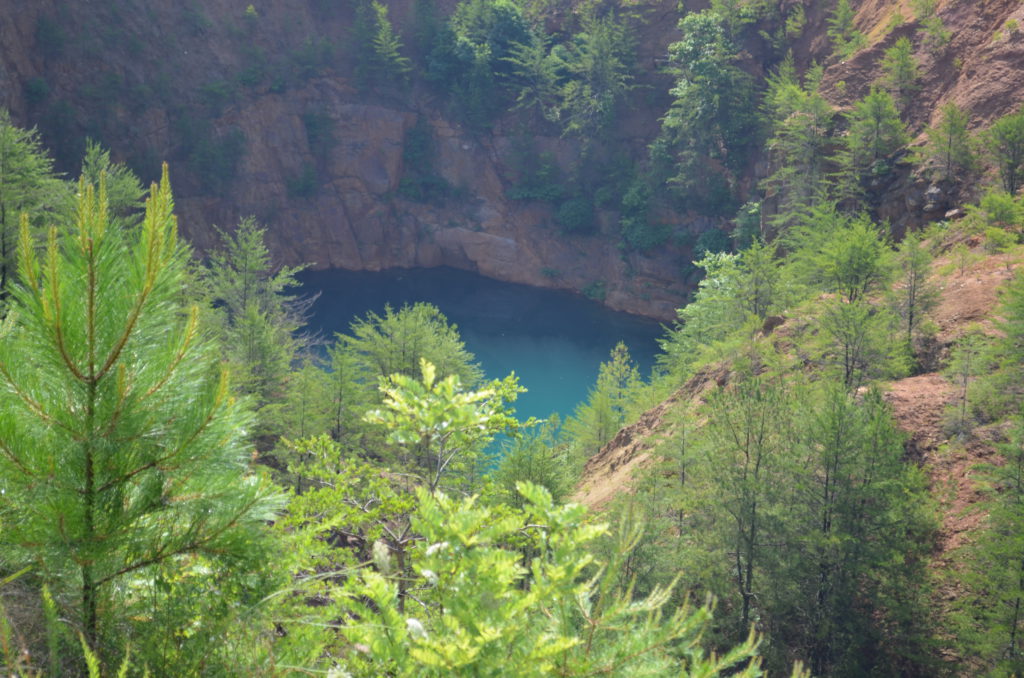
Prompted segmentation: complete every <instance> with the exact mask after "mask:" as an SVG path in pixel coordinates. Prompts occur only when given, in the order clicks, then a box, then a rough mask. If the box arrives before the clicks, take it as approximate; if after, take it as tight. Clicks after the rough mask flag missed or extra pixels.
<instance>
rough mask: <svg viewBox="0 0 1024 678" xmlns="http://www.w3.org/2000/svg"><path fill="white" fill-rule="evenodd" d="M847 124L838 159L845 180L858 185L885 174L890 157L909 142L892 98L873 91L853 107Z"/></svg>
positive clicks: (883, 92) (881, 91) (880, 91)
mask: <svg viewBox="0 0 1024 678" xmlns="http://www.w3.org/2000/svg"><path fill="white" fill-rule="evenodd" d="M847 120H848V122H849V126H850V128H849V131H848V132H847V134H846V137H845V139H844V142H845V143H844V149H843V152H842V153H841V155H840V157H839V158H838V160H839V164H840V165H841V166H842V171H843V172H844V173H845V174H846V177H845V180H846V181H847V182H849V183H850V184H857V183H859V181H860V180H861V179H862V178H864V177H866V176H868V175H882V174H886V173H887V172H888V171H889V169H890V167H889V161H890V158H891V156H892V155H893V154H895V153H896V151H898V150H900V149H901V148H903V147H904V146H906V145H907V142H909V140H910V137H909V136H908V135H907V130H906V126H905V125H904V124H903V122H902V121H901V120H900V115H899V112H898V111H897V110H896V104H895V102H894V101H893V98H892V96H891V95H890V94H889V93H888V92H886V91H884V90H881V89H875V88H872V90H871V92H870V93H869V94H868V95H867V96H866V97H864V98H863V99H862V100H861V101H859V102H858V103H857V104H855V105H854V107H853V110H852V111H851V112H850V113H849V114H848V115H847ZM847 190H850V189H847Z"/></svg>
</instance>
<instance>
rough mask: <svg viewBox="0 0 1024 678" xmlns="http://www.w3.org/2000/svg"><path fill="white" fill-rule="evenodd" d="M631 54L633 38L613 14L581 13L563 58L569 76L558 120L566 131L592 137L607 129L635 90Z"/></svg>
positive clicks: (562, 94) (563, 89)
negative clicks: (616, 112) (618, 109)
mask: <svg viewBox="0 0 1024 678" xmlns="http://www.w3.org/2000/svg"><path fill="white" fill-rule="evenodd" d="M633 52H634V46H633V41H632V36H631V35H630V33H629V31H628V29H627V27H626V25H625V23H624V22H623V21H621V20H620V19H618V18H617V17H616V16H615V15H614V14H609V15H607V16H604V17H598V16H597V15H596V14H595V13H594V12H593V10H587V11H586V12H585V13H584V14H583V16H582V17H581V19H580V31H579V32H578V33H576V34H575V35H574V36H573V41H572V43H571V44H570V45H569V47H568V49H567V54H566V56H565V58H564V61H565V69H566V71H567V72H568V74H569V76H570V77H569V78H568V79H567V80H566V82H565V83H564V84H563V86H562V89H561V98H562V105H561V115H560V117H561V119H562V121H563V125H564V128H565V131H566V132H568V133H571V134H579V135H581V136H584V137H585V138H593V137H595V136H597V135H598V134H599V133H600V132H602V131H603V130H605V129H606V128H608V126H609V125H610V124H611V122H612V121H613V120H614V115H615V111H616V108H617V106H619V104H620V103H621V102H622V101H624V100H625V98H626V96H627V95H628V94H629V92H630V91H631V90H632V89H633V87H634V85H633V76H632V74H631V73H630V66H631V65H632V61H633Z"/></svg>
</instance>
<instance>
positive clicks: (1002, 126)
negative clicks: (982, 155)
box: [983, 111, 1024, 195]
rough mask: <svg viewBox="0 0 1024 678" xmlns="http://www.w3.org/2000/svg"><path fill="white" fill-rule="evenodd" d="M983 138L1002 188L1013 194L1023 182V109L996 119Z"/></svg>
mask: <svg viewBox="0 0 1024 678" xmlns="http://www.w3.org/2000/svg"><path fill="white" fill-rule="evenodd" d="M983 139H984V143H985V148H986V149H988V153H989V156H990V157H991V159H992V162H993V163H995V166H996V170H997V171H998V173H999V180H1000V181H1001V182H1002V184H1003V190H1005V191H1006V192H1007V193H1009V194H1010V195H1015V194H1016V193H1017V189H1019V188H1020V187H1021V184H1024V111H1021V112H1019V113H1014V114H1012V115H1007V116H1004V117H1002V118H999V120H996V121H995V122H994V123H992V126H991V127H989V128H988V130H987V131H986V132H985V134H984V136H983Z"/></svg>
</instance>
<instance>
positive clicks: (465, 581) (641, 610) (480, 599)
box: [341, 483, 761, 677]
mask: <svg viewBox="0 0 1024 678" xmlns="http://www.w3.org/2000/svg"><path fill="white" fill-rule="evenodd" d="M518 489H519V492H521V493H522V495H523V497H524V498H525V500H526V506H525V508H524V509H523V510H521V511H519V510H517V511H510V512H508V513H507V514H504V515H500V514H499V515H495V514H494V513H493V512H492V511H491V510H488V509H486V508H483V507H479V506H477V504H476V501H475V500H474V498H469V499H464V500H455V499H449V498H447V497H445V496H444V495H436V496H431V495H429V494H428V493H426V492H425V491H422V490H420V491H419V492H418V495H417V496H418V500H419V504H420V506H419V509H418V510H417V512H416V514H415V516H414V520H413V526H414V529H415V530H416V532H418V533H419V534H421V535H422V536H423V540H424V544H426V545H427V546H426V547H425V548H418V549H416V551H415V552H414V554H413V565H412V570H413V571H414V572H415V573H416V575H417V578H416V581H417V582H421V584H420V588H421V591H420V593H419V595H420V596H422V598H423V599H424V602H425V604H424V605H423V606H422V607H419V608H417V609H416V610H415V611H411V610H410V609H409V607H408V606H403V604H402V603H403V599H402V598H400V597H399V595H398V593H399V586H398V585H397V584H396V583H395V582H393V581H391V580H389V578H388V577H386V576H385V575H383V574H382V573H380V572H376V571H373V570H370V569H362V570H360V572H359V574H358V577H356V578H354V579H353V580H352V581H351V583H350V585H349V586H348V587H347V593H348V599H347V601H346V607H348V609H350V610H352V612H353V613H354V614H352V616H351V617H350V618H351V619H352V620H353V621H352V622H350V623H348V624H346V625H345V626H343V627H342V629H341V632H342V633H343V634H344V636H345V637H346V638H347V640H348V641H349V643H351V644H352V645H354V646H355V647H360V648H366V651H365V652H360V653H358V654H354V655H353V656H352V657H351V663H350V665H349V667H348V668H349V670H350V671H351V672H352V673H353V675H356V676H378V675H381V674H382V673H388V674H391V675H396V676H451V675H477V676H481V675H503V674H506V673H507V672H508V670H509V667H510V666H515V667H516V668H515V671H516V673H517V675H522V676H545V675H551V674H552V673H555V672H558V673H559V674H561V675H567V676H584V675H594V674H595V673H609V674H623V675H626V674H628V675H631V676H655V675H666V674H668V673H673V674H679V675H692V676H698V675H699V676H717V675H720V674H721V673H723V672H726V671H728V670H729V669H730V668H731V669H732V670H731V671H728V672H729V673H730V674H731V675H737V676H748V677H753V676H758V675H761V672H760V670H759V668H758V663H757V662H756V660H754V661H751V660H752V659H753V656H754V648H755V646H756V642H755V640H754V639H753V638H752V637H751V638H748V639H747V640H746V642H744V643H741V644H740V645H739V646H738V647H736V648H734V649H732V650H730V651H728V652H725V653H723V654H722V655H721V656H715V655H708V654H707V653H706V652H705V651H704V650H703V649H702V648H701V647H700V645H699V641H700V638H701V631H702V630H703V629H704V628H706V626H707V625H708V623H709V622H710V609H709V607H707V606H705V607H701V608H695V609H694V608H690V607H689V606H683V607H679V608H676V609H672V608H671V607H669V605H668V601H669V596H670V593H671V588H659V589H657V590H656V591H654V592H653V593H652V594H651V595H650V596H648V597H646V598H641V599H638V600H633V599H632V598H631V596H630V595H629V594H628V592H627V593H625V594H623V593H620V592H618V591H617V590H616V588H615V586H614V582H615V580H616V576H617V574H618V571H619V569H620V567H621V562H622V560H623V559H624V557H625V555H626V554H627V553H628V551H629V548H630V547H631V546H632V544H633V540H631V539H627V540H625V542H624V544H623V546H622V547H621V548H620V551H619V553H618V554H616V558H615V559H614V560H613V561H612V562H611V563H609V564H608V566H607V567H603V568H600V569H598V573H597V574H596V575H590V576H588V574H587V572H588V570H589V569H590V568H591V567H592V565H593V564H594V559H593V556H592V555H590V553H589V552H588V550H587V548H588V546H589V545H591V544H592V543H593V542H594V540H595V539H596V538H597V537H599V536H600V535H601V534H602V533H603V532H604V531H605V530H606V528H605V527H604V526H600V525H590V524H587V523H586V522H585V521H584V520H583V518H584V509H582V508H581V507H579V506H576V505H569V506H566V507H558V506H556V505H555V504H554V503H553V501H552V499H551V496H550V494H548V492H547V491H546V490H544V489H542V488H540V487H538V486H536V485H532V484H529V483H520V484H519V485H518ZM514 541H521V542H525V543H526V544H527V545H528V549H529V550H528V551H527V553H529V555H528V556H526V557H525V558H524V554H523V553H520V552H519V551H518V550H516V549H514V548H510V546H509V544H510V542H514Z"/></svg>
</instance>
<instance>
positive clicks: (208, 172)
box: [175, 114, 246, 194]
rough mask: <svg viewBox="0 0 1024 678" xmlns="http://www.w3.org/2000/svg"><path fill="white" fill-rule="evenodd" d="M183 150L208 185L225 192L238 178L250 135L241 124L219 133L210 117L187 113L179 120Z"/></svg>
mask: <svg viewBox="0 0 1024 678" xmlns="http://www.w3.org/2000/svg"><path fill="white" fill-rule="evenodd" d="M175 127H176V132H177V135H178V137H179V141H180V150H181V151H182V152H183V153H184V155H185V157H186V159H187V160H188V164H189V166H190V168H191V169H192V171H193V172H195V174H196V176H197V178H198V179H199V181H200V182H201V183H202V184H203V186H204V188H205V189H207V190H208V191H210V192H211V193H213V194H222V193H223V192H224V191H226V190H227V188H228V186H230V185H231V182H232V181H233V180H234V179H235V176H236V175H237V173H238V165H239V163H240V162H241V160H242V158H243V157H244V156H245V150H246V149H245V147H246V139H245V134H244V133H243V132H242V130H240V129H238V128H237V127H233V128H230V129H228V130H226V131H223V132H220V133H215V132H213V130H212V129H211V127H210V124H209V122H208V121H207V120H204V119H200V118H196V117H193V116H191V115H189V114H186V115H183V116H182V117H181V118H179V119H178V120H177V121H176V124H175Z"/></svg>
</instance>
